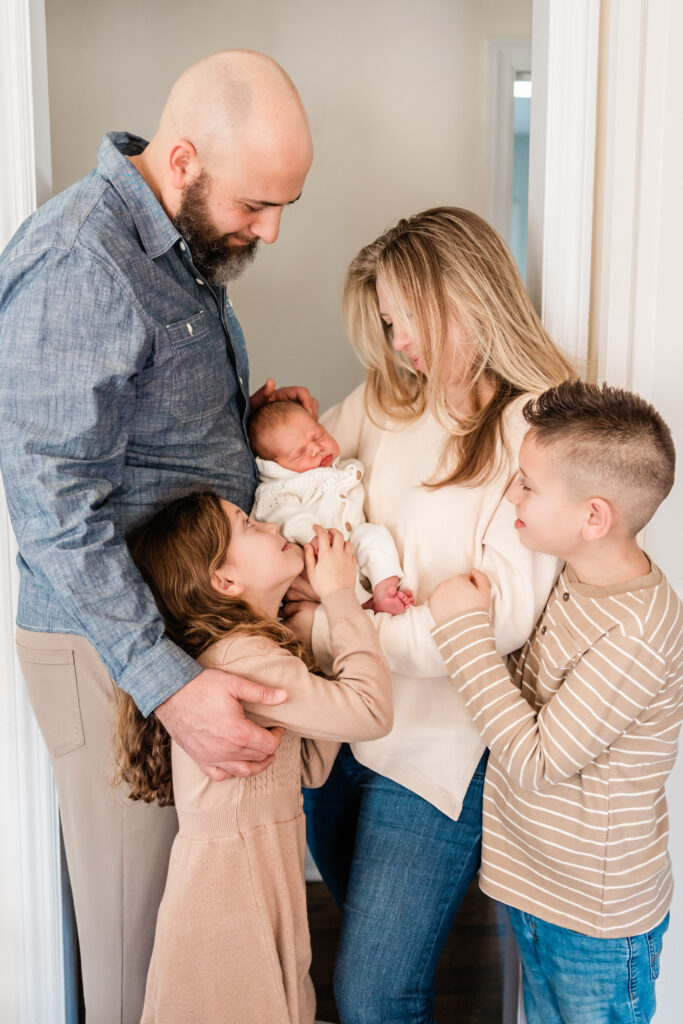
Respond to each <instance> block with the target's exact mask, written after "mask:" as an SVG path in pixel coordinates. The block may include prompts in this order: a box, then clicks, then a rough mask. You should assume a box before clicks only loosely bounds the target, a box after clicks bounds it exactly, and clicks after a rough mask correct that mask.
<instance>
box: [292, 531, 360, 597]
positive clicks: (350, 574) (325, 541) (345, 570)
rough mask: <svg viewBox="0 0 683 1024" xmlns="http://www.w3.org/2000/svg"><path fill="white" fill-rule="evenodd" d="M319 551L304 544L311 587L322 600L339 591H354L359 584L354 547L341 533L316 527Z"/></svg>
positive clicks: (305, 561)
mask: <svg viewBox="0 0 683 1024" xmlns="http://www.w3.org/2000/svg"><path fill="white" fill-rule="evenodd" d="M313 529H314V530H315V535H316V540H317V544H318V550H317V552H316V551H315V548H314V545H313V544H305V545H304V563H305V566H306V572H307V573H308V578H309V580H310V583H311V586H312V587H313V589H314V590H315V592H316V593H317V594H318V595H319V596H320V597H326V595H327V594H333V593H334V592H335V590H353V589H354V587H355V585H356V558H355V556H354V553H353V547H352V546H351V543H350V542H349V541H348V540H346V541H345V540H344V537H343V535H342V534H341V533H340V532H339V530H325V529H323V527H322V526H314V527H313Z"/></svg>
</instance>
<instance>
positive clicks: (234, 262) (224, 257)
mask: <svg viewBox="0 0 683 1024" xmlns="http://www.w3.org/2000/svg"><path fill="white" fill-rule="evenodd" d="M208 186H209V175H208V174H207V173H206V171H205V170H204V171H202V172H201V173H200V174H199V175H198V177H196V178H195V180H194V181H192V182H190V184H189V185H186V186H185V189H184V191H183V195H182V199H181V200H180V207H179V209H178V212H177V213H176V215H175V217H174V218H173V224H174V226H175V227H176V228H177V229H178V231H179V232H180V233H181V235H182V236H183V238H184V239H185V241H186V242H187V244H188V245H189V247H190V252H191V253H192V261H193V263H194V265H195V267H196V268H197V270H198V271H199V272H200V273H201V274H203V276H204V277H205V278H206V280H207V281H208V282H209V284H212V285H216V286H217V287H220V286H221V285H224V284H226V283H227V282H228V281H233V280H234V279H235V278H236V277H239V275H240V274H241V273H242V271H243V270H244V269H245V267H246V266H248V264H249V263H251V261H252V260H253V259H254V256H255V255H256V249H257V246H258V238H254V239H253V240H252V241H251V242H248V243H247V244H246V245H242V246H240V247H239V248H231V247H230V239H231V238H234V237H240V235H239V232H231V233H229V234H226V235H220V236H219V237H218V238H217V237H216V234H215V231H214V228H213V225H212V224H211V216H210V214H209V210H208V206H207V200H206V197H207V193H208Z"/></svg>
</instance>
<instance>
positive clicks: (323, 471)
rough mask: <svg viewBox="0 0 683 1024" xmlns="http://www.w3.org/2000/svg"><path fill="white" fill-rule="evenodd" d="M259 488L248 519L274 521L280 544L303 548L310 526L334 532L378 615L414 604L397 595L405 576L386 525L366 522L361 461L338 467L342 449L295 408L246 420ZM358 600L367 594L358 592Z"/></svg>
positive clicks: (281, 404) (285, 406) (265, 409)
mask: <svg viewBox="0 0 683 1024" xmlns="http://www.w3.org/2000/svg"><path fill="white" fill-rule="evenodd" d="M249 440H250V442H251V446H252V448H253V450H254V453H255V454H256V466H257V468H258V471H259V479H260V484H259V486H258V488H257V490H256V497H255V499H254V507H253V509H252V515H253V516H254V518H255V519H260V520H263V521H268V522H273V523H277V524H278V526H279V527H280V529H281V531H282V535H283V537H284V538H285V540H288V541H289V542H290V543H295V544H305V543H307V542H309V541H311V540H313V539H314V538H315V532H314V529H313V527H314V525H315V524H319V525H320V526H324V527H325V529H328V530H329V529H332V528H334V529H337V530H340V531H341V533H342V534H343V535H344V540H350V541H351V544H352V545H353V549H354V552H355V555H356V559H357V560H358V568H359V570H360V573H361V575H362V576H364V577H365V579H366V580H367V581H368V583H369V585H370V587H371V588H372V607H373V609H374V611H376V612H388V613H389V614H390V615H400V614H401V613H402V612H404V611H405V610H406V608H408V607H409V606H410V605H411V604H413V596H412V594H411V592H410V591H409V590H405V589H404V590H401V589H399V588H400V584H401V581H402V580H403V578H404V576H403V570H402V569H401V562H400V559H399V557H398V552H397V551H396V545H395V544H394V541H393V538H392V536H391V534H390V533H389V531H388V530H387V528H386V527H385V526H378V525H377V524H375V523H368V522H366V520H365V514H364V512H363V504H364V501H365V490H364V488H363V484H362V482H361V481H362V479H363V473H364V468H363V466H362V464H361V463H360V462H359V461H358V459H345V460H342V461H338V457H339V445H338V444H337V442H336V441H335V439H334V438H333V437H332V435H331V434H328V432H327V431H326V430H325V428H324V427H323V425H322V424H321V423H319V422H318V421H317V420H314V419H313V417H312V416H311V415H310V414H309V413H307V412H306V410H305V409H304V407H303V406H302V405H300V404H299V403H298V402H292V401H288V400H287V401H284V400H283V401H277V402H268V403H267V404H266V405H263V406H261V408H260V409H258V410H257V412H255V413H254V414H253V416H252V417H251V420H250V422H249ZM359 597H360V598H361V600H363V599H364V598H365V597H367V593H364V592H363V591H362V588H361V589H360V590H359Z"/></svg>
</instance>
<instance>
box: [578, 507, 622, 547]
mask: <svg viewBox="0 0 683 1024" xmlns="http://www.w3.org/2000/svg"><path fill="white" fill-rule="evenodd" d="M613 523H614V510H613V509H612V506H611V505H610V503H609V501H607V500H606V499H605V498H589V499H588V500H587V502H586V518H585V520H584V524H583V530H582V531H581V534H582V537H583V539H584V540H587V541H591V540H602V538H603V537H606V536H607V534H608V533H609V531H610V530H611V529H612V524H613Z"/></svg>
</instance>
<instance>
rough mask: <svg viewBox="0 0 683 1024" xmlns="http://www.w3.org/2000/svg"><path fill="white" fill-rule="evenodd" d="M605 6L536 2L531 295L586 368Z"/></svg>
mask: <svg viewBox="0 0 683 1024" xmlns="http://www.w3.org/2000/svg"><path fill="white" fill-rule="evenodd" d="M599 28H600V0H572V3H566V0H535V2H534V8H533V27H532V66H531V82H532V87H533V93H532V98H531V138H530V161H529V239H528V242H527V282H528V289H529V294H530V295H531V298H532V301H533V302H534V305H535V306H536V308H537V309H539V310H540V312H541V316H542V319H543V323H544V325H545V327H546V329H547V330H548V332H549V334H550V335H551V337H552V338H553V339H554V340H555V341H556V342H557V343H558V344H559V345H560V346H561V347H562V348H563V349H564V350H565V351H566V352H567V353H568V354H569V355H570V356H571V357H572V358H573V359H575V360H576V361H577V363H578V364H579V366H580V367H583V365H584V364H585V363H586V360H587V355H588V328H589V311H590V288H591V239H592V221H593V183H594V167H595V127H596V103H597V74H598V40H599Z"/></svg>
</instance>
